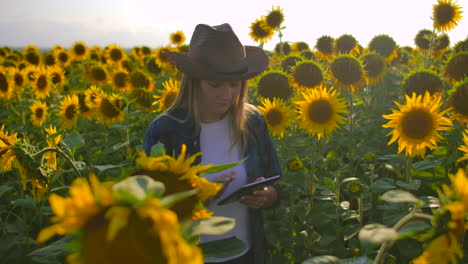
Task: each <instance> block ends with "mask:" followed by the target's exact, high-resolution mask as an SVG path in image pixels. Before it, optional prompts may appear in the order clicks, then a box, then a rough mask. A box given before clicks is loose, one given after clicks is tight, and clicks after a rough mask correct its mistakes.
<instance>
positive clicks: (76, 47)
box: [70, 41, 89, 61]
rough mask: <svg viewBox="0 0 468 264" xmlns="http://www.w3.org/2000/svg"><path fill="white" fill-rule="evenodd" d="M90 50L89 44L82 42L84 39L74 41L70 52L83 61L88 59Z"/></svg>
mask: <svg viewBox="0 0 468 264" xmlns="http://www.w3.org/2000/svg"><path fill="white" fill-rule="evenodd" d="M88 53H89V50H88V46H87V45H86V44H85V43H84V42H82V41H77V42H75V43H73V46H72V47H71V49H70V54H71V56H72V59H74V60H77V61H81V60H84V59H86V57H87V56H88Z"/></svg>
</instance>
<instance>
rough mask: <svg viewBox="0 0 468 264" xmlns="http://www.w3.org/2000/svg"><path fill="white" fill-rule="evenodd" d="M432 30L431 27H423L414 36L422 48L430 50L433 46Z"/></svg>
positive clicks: (417, 44)
mask: <svg viewBox="0 0 468 264" xmlns="http://www.w3.org/2000/svg"><path fill="white" fill-rule="evenodd" d="M432 38H433V36H432V31H431V30H429V29H421V30H420V31H419V32H418V34H416V37H414V44H416V46H417V47H418V48H419V49H421V50H428V49H429V48H430V46H431V39H432Z"/></svg>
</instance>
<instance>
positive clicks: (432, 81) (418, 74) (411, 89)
mask: <svg viewBox="0 0 468 264" xmlns="http://www.w3.org/2000/svg"><path fill="white" fill-rule="evenodd" d="M403 88H404V91H405V93H406V94H407V95H410V96H411V95H412V94H413V93H416V94H417V95H424V94H425V93H426V91H427V92H429V93H430V94H431V95H434V94H436V93H441V92H442V91H443V89H444V85H443V83H442V79H441V78H440V77H439V76H438V75H437V74H436V73H435V72H433V71H431V70H416V71H414V72H412V73H410V74H409V76H407V77H406V78H405V80H404V82H403Z"/></svg>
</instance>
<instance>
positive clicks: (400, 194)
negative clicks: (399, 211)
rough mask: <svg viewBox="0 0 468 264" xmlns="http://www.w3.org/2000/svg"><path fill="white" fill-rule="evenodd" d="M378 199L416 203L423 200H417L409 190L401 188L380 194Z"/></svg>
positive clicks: (420, 202)
mask: <svg viewBox="0 0 468 264" xmlns="http://www.w3.org/2000/svg"><path fill="white" fill-rule="evenodd" d="M380 199H382V200H384V201H386V202H390V203H416V204H424V202H423V201H421V200H419V199H418V198H416V196H414V195H413V194H412V193H410V192H406V191H403V190H390V191H388V192H385V193H384V194H382V196H381V197H380Z"/></svg>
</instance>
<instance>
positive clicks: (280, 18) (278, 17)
mask: <svg viewBox="0 0 468 264" xmlns="http://www.w3.org/2000/svg"><path fill="white" fill-rule="evenodd" d="M265 22H266V25H267V26H268V27H269V28H271V29H279V28H280V27H281V24H282V23H283V22H284V14H283V9H282V8H281V7H280V6H276V7H274V6H273V7H272V9H271V10H270V11H269V12H268V14H267V15H266V16H265Z"/></svg>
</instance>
